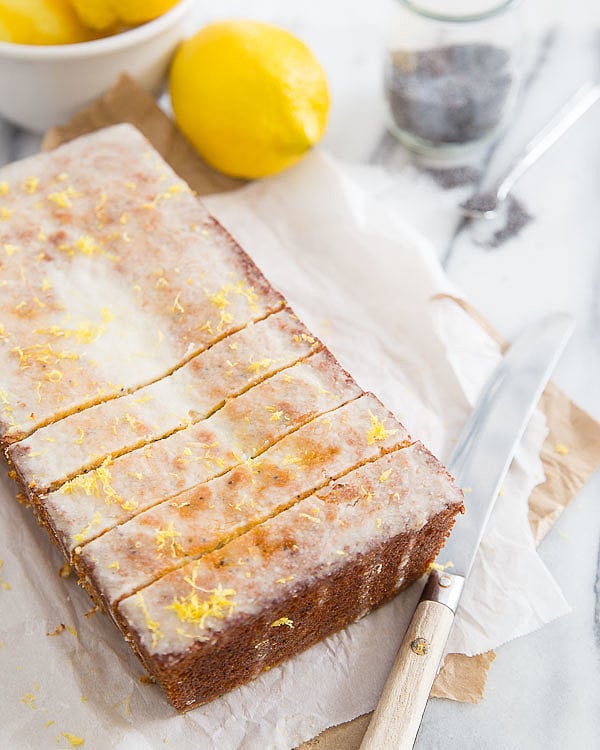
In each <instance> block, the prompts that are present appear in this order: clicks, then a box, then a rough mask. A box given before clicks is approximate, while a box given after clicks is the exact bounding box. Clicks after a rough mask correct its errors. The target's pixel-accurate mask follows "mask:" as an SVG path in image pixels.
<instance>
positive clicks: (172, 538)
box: [155, 521, 185, 557]
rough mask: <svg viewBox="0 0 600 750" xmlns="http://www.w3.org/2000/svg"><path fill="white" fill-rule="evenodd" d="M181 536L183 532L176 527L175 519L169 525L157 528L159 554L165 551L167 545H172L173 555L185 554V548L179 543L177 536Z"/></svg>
mask: <svg viewBox="0 0 600 750" xmlns="http://www.w3.org/2000/svg"><path fill="white" fill-rule="evenodd" d="M180 536H181V532H180V531H177V529H176V528H175V526H174V524H173V521H171V522H170V523H169V524H168V526H165V527H164V528H162V529H156V536H155V541H156V550H157V552H158V554H159V557H160V556H161V555H162V554H163V551H164V549H165V547H167V545H169V546H170V549H171V557H178V556H179V555H183V554H185V550H184V549H183V547H182V546H181V544H179V542H178V541H177V538H178V537H180Z"/></svg>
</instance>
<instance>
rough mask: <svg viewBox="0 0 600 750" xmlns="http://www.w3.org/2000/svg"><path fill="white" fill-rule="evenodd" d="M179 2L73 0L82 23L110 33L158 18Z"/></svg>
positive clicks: (157, 0)
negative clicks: (123, 25)
mask: <svg viewBox="0 0 600 750" xmlns="http://www.w3.org/2000/svg"><path fill="white" fill-rule="evenodd" d="M178 2H179V0H71V4H72V5H73V7H74V8H75V10H76V11H77V15H78V16H79V18H80V19H81V22H82V23H84V24H85V25H86V26H88V27H89V28H90V29H96V30H97V31H108V30H110V29H113V28H114V27H117V26H119V25H121V24H125V25H127V26H135V25H136V24H138V23H146V21H151V20H152V19H153V18H158V16H162V14H163V13H166V11H168V10H169V9H170V8H172V7H173V6H174V5H177V3H178Z"/></svg>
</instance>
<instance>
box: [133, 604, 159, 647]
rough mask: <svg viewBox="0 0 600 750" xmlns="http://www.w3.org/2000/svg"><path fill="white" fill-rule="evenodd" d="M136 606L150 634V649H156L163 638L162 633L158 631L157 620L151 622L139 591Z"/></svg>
mask: <svg viewBox="0 0 600 750" xmlns="http://www.w3.org/2000/svg"><path fill="white" fill-rule="evenodd" d="M137 605H138V607H139V608H140V609H141V610H142V612H143V614H144V618H145V620H146V627H147V628H148V630H149V631H150V633H151V634H152V648H155V647H156V644H157V643H158V641H159V639H160V638H162V637H163V633H162V631H161V629H160V623H159V622H158V621H157V620H153V619H152V617H151V616H150V612H149V611H148V605H147V604H146V602H145V600H144V597H143V595H142V592H141V591H139V592H138V594H137Z"/></svg>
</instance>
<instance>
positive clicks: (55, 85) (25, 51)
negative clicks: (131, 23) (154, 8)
mask: <svg viewBox="0 0 600 750" xmlns="http://www.w3.org/2000/svg"><path fill="white" fill-rule="evenodd" d="M194 2H195V0H180V2H179V3H177V5H175V6H174V7H173V8H171V10H169V11H167V12H166V13H164V14H163V15H162V16H159V17H158V18H156V19H154V20H153V21H149V22H148V23H146V24H144V25H143V26H138V27H136V28H134V29H130V30H129V31H124V32H122V33H121V34H115V35H114V36H108V37H105V38H103V39H95V40H93V41H90V42H81V43H79V44H60V45H59V44H56V45H50V46H38V45H32V44H11V43H9V42H0V117H4V118H5V119H7V120H9V121H10V122H12V123H15V124H17V125H21V126H22V127H24V128H27V129H28V130H33V131H34V132H38V133H41V132H43V131H45V130H47V129H48V128H49V127H52V126H53V125H59V124H61V123H64V122H66V121H67V120H68V119H69V118H70V117H71V116H72V115H73V114H74V113H75V112H76V111H77V110H78V109H81V107H83V106H85V105H86V104H88V103H90V102H91V101H93V100H94V99H96V98H97V97H98V96H99V95H100V94H102V92H103V91H106V90H107V89H108V88H110V87H111V86H112V84H113V83H114V82H115V81H116V80H117V78H118V77H119V75H120V74H121V73H129V74H130V75H131V76H132V77H133V78H135V79H136V80H137V81H138V82H139V83H141V85H142V86H144V88H146V89H148V90H150V91H152V92H153V93H158V91H159V90H160V87H161V85H162V83H163V81H164V77H165V74H166V71H167V68H168V66H169V61H170V59H171V55H172V53H173V50H174V49H175V47H176V46H177V44H178V43H179V42H180V41H181V40H182V39H183V38H184V36H185V35H186V33H185V32H186V28H185V27H186V23H185V22H186V20H187V18H188V15H189V12H190V10H191V9H192V6H193V5H194Z"/></svg>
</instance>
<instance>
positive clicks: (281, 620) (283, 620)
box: [271, 617, 294, 630]
mask: <svg viewBox="0 0 600 750" xmlns="http://www.w3.org/2000/svg"><path fill="white" fill-rule="evenodd" d="M282 625H287V626H288V628H292V630H293V628H294V621H293V620H290V618H289V617H280V618H279V619H278V620H274V621H273V622H272V623H271V627H272V628H280V627H281V626H282Z"/></svg>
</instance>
